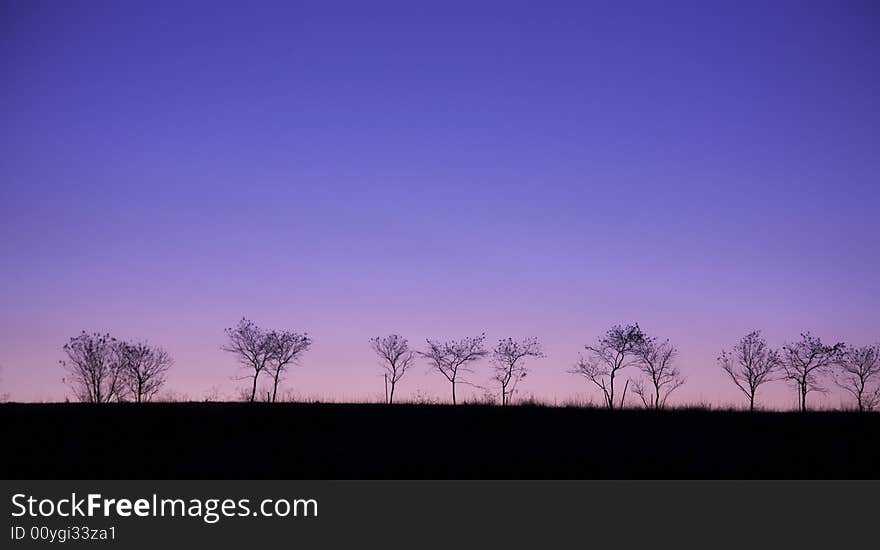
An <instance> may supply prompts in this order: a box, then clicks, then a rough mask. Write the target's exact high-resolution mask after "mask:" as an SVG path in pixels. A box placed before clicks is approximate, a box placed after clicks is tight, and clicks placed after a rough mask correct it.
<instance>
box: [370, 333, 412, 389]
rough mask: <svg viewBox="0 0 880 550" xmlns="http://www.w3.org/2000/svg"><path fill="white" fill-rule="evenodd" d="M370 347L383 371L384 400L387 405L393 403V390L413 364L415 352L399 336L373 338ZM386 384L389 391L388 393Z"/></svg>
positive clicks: (404, 339)
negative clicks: (377, 357)
mask: <svg viewBox="0 0 880 550" xmlns="http://www.w3.org/2000/svg"><path fill="white" fill-rule="evenodd" d="M370 347H372V348H373V351H375V352H376V355H378V356H379V361H380V363H381V365H382V368H383V369H385V384H386V391H385V400H386V402H387V403H389V404H390V403H393V402H394V388H395V387H396V386H397V383H398V382H399V381H400V379H401V378H403V375H404V374H406V371H408V370H409V369H410V367H412V366H413V364H415V352H413V351H412V350H411V349H409V342H407V340H406V338H404V337H403V336H400V335H399V334H389V335H388V336H385V337H379V336H377V337H375V338H373V339H372V340H370ZM388 384H390V386H391V388H390V389H391V391H390V392H389V391H388Z"/></svg>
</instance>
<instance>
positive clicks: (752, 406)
mask: <svg viewBox="0 0 880 550" xmlns="http://www.w3.org/2000/svg"><path fill="white" fill-rule="evenodd" d="M749 412H755V392H752V394H751V395H750V396H749Z"/></svg>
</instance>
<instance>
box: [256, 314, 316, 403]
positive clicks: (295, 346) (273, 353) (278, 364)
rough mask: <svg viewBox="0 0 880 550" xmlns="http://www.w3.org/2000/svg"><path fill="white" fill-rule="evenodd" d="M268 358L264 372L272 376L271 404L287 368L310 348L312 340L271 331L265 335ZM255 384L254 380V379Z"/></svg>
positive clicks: (291, 333)
mask: <svg viewBox="0 0 880 550" xmlns="http://www.w3.org/2000/svg"><path fill="white" fill-rule="evenodd" d="M265 339H266V346H267V347H268V348H269V358H268V360H267V361H266V370H268V371H269V374H270V375H272V402H273V403H274V402H275V400H276V398H277V396H278V384H279V382H280V381H281V379H282V378H283V376H284V373H285V372H286V371H287V369H288V367H290V366H291V365H295V364H296V363H297V361H299V359H300V357H301V356H302V355H303V354H304V353H305V352H307V351H308V350H309V348H310V347H311V346H312V339H311V338H310V337H309V335H308V334H306V333H298V332H289V331H286V330H280V331H279V330H273V331H271V332H269V333H268V334H266V335H265ZM255 382H256V379H255Z"/></svg>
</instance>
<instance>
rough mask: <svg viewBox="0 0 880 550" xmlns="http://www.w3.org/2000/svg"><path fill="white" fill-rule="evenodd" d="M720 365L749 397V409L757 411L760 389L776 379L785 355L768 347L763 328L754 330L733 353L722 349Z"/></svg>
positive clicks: (744, 337) (738, 344)
mask: <svg viewBox="0 0 880 550" xmlns="http://www.w3.org/2000/svg"><path fill="white" fill-rule="evenodd" d="M718 364H719V365H721V368H722V369H724V372H726V373H727V374H728V375H729V376H730V378H731V380H733V383H734V384H736V387H737V388H739V390H740V391H741V392H742V393H743V394H744V395H745V396H746V398H748V400H749V410H750V411H754V410H755V395H756V394H757V393H758V388H759V387H760V386H761V385H762V384H764V383H765V382H772V381H773V380H774V376H775V375H776V373H777V372H778V371H779V368H780V366H781V365H782V358H781V356H780V354H779V352H778V351H776V350H774V349H770V348H769V347H768V346H767V341H766V340H765V339H764V337H763V336H762V335H761V331H760V330H755V331H752V332H750V333H748V334H746V335H745V336H743V337H742V339H740V341H739V342H737V344H736V346H734V348H733V351H732V352H730V353H728V352H727V351H722V352H721V355H720V356H719V357H718Z"/></svg>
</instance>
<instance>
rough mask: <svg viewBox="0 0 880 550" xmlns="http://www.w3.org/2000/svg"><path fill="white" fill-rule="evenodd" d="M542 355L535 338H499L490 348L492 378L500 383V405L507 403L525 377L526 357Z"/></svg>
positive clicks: (526, 371)
mask: <svg viewBox="0 0 880 550" xmlns="http://www.w3.org/2000/svg"><path fill="white" fill-rule="evenodd" d="M529 357H532V358H541V357H544V350H543V349H542V347H541V344H540V342H538V339H537V338H525V339H523V340H519V341H517V340H514V339H513V338H507V339H506V340H499V341H498V345H496V346H495V349H494V350H492V366H493V368H494V373H493V376H492V378H493V380H495V381H496V382H498V383H499V384H500V385H501V405H502V406H504V405H507V404H508V403H509V402H510V399H511V397H512V396H513V394H514V393H515V392H516V386H517V384H519V382H520V381H521V380H522V379H523V378H525V377H526V375H527V374H528V369H527V368H526V361H525V360H526V359H527V358H529Z"/></svg>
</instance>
